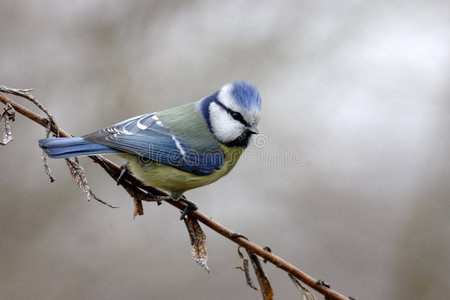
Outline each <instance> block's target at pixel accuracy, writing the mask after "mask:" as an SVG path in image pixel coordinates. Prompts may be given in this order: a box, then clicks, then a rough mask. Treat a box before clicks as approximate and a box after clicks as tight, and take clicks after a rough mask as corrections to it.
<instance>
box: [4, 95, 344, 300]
mask: <svg viewBox="0 0 450 300" xmlns="http://www.w3.org/2000/svg"><path fill="white" fill-rule="evenodd" d="M22 91H23V90H22ZM19 96H22V95H20V94H19ZM27 99H28V98H27ZM0 102H3V103H4V104H8V103H9V104H10V105H11V106H12V107H13V108H14V110H15V111H16V112H18V113H20V114H22V115H24V116H25V117H27V118H29V119H30V120H33V121H34V122H36V123H38V124H40V125H41V126H43V127H44V128H46V126H47V119H46V118H44V117H41V116H39V115H37V114H35V113H34V112H32V111H31V110H29V109H27V108H25V107H23V106H22V105H20V104H18V103H16V102H14V101H12V100H11V99H9V98H8V97H6V96H4V95H2V94H0ZM51 131H52V132H53V133H54V134H56V135H57V136H62V137H70V135H69V134H68V133H67V132H65V131H64V130H62V129H59V128H56V127H53V126H52V128H51ZM94 157H95V159H94ZM90 158H91V159H93V160H94V161H95V162H97V163H99V162H101V163H102V164H103V165H106V166H107V167H108V168H109V170H110V172H111V173H109V172H108V173H109V174H110V175H111V176H113V175H112V174H120V170H121V169H120V167H119V166H118V165H116V164H114V163H113V162H111V161H109V160H107V159H105V158H103V157H101V156H93V157H90ZM105 170H106V169H105ZM106 171H108V170H106ZM117 176H118V175H117ZM113 177H114V176H113ZM124 179H125V180H126V181H128V182H129V183H130V184H132V185H133V189H134V190H135V191H136V193H139V195H140V196H142V198H143V199H140V200H144V201H152V200H151V195H165V194H164V193H163V192H161V191H160V190H158V189H155V188H153V187H149V186H145V185H143V184H142V183H141V182H140V181H139V180H138V179H137V178H135V177H134V176H132V175H131V174H129V173H126V174H125V176H124ZM142 191H146V192H148V195H147V194H145V193H142ZM147 197H148V198H147ZM144 198H145V199H144ZM164 201H166V202H167V203H169V204H171V205H173V206H175V207H177V208H178V209H180V210H184V208H185V206H186V204H185V203H183V202H182V201H173V200H164ZM188 214H189V215H190V216H191V217H193V218H195V219H197V220H198V221H200V222H202V223H203V224H204V225H206V226H208V227H209V228H211V229H212V230H214V231H216V232H217V233H219V234H221V235H222V236H224V237H226V238H228V239H230V240H231V241H233V242H235V243H236V244H238V245H240V246H242V247H244V248H245V249H246V250H247V251H249V252H252V253H254V254H256V255H258V256H260V257H261V258H263V259H264V260H266V261H269V262H271V263H272V264H274V265H275V266H277V267H278V268H280V269H282V270H284V271H286V272H287V273H288V274H290V275H292V276H293V277H295V278H297V279H298V280H300V281H301V282H303V283H305V284H306V285H308V286H310V287H311V288H312V289H314V290H316V291H317V292H319V293H321V294H322V295H324V296H325V297H326V299H337V300H349V299H350V298H348V297H345V296H344V295H342V294H339V293H338V292H336V291H334V290H332V289H331V288H329V287H328V286H326V285H323V284H322V283H321V281H320V280H317V279H315V278H313V277H312V276H310V275H308V274H306V273H304V272H303V271H301V270H299V269H298V268H296V267H295V266H293V265H292V264H290V263H289V262H287V261H285V260H284V259H282V258H281V257H279V256H277V255H275V254H273V253H272V252H270V251H268V250H266V249H264V248H263V247H261V246H259V245H257V244H255V243H253V242H251V241H249V240H247V239H246V238H244V237H242V236H241V235H237V234H236V233H235V232H233V231H232V230H230V229H228V228H226V227H225V226H223V225H221V224H220V223H218V222H216V221H214V220H213V219H212V218H210V217H208V216H207V215H205V214H203V213H201V212H200V211H198V210H196V211H189V213H188Z"/></svg>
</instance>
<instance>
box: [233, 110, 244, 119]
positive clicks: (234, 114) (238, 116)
mask: <svg viewBox="0 0 450 300" xmlns="http://www.w3.org/2000/svg"><path fill="white" fill-rule="evenodd" d="M231 116H232V117H233V119H235V120H238V121H240V120H241V119H242V115H241V114H240V113H238V112H235V111H232V112H231Z"/></svg>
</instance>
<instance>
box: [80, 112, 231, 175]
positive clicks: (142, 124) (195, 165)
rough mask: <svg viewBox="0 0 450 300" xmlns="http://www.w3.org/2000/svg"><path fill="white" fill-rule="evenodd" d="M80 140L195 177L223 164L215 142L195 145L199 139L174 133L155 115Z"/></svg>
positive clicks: (137, 118)
mask: <svg viewBox="0 0 450 300" xmlns="http://www.w3.org/2000/svg"><path fill="white" fill-rule="evenodd" d="M83 138H84V139H85V140H88V141H91V142H94V143H98V144H101V145H105V146H107V147H110V148H112V149H116V150H119V151H122V152H126V153H131V154H134V155H137V156H138V157H140V159H141V160H142V163H146V162H149V160H152V161H156V162H159V163H162V164H166V165H170V166H173V167H175V168H178V169H181V170H183V171H187V172H190V173H194V174H196V175H208V174H211V173H214V172H215V171H217V170H218V169H220V167H221V166H222V165H223V163H224V161H225V157H224V154H223V152H222V149H221V148H220V146H219V145H218V144H217V143H215V144H212V143H210V142H209V143H208V144H207V145H202V147H199V146H194V145H199V144H201V143H198V142H199V139H201V137H197V138H196V140H195V141H192V140H191V138H189V139H186V138H183V136H179V135H178V136H177V135H175V134H173V133H172V131H171V129H170V128H168V127H166V126H164V124H163V123H161V121H160V120H159V118H158V117H157V116H156V115H155V113H152V114H146V115H141V116H137V117H134V118H131V119H128V120H125V121H123V122H120V123H117V124H115V125H112V126H110V127H107V128H105V129H102V130H100V131H97V132H94V133H91V134H88V135H85V136H83Z"/></svg>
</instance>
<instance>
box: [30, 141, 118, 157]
mask: <svg viewBox="0 0 450 300" xmlns="http://www.w3.org/2000/svg"><path fill="white" fill-rule="evenodd" d="M38 143H39V147H41V148H42V149H43V150H44V152H45V153H46V154H47V155H48V156H49V157H51V158H69V157H74V156H85V155H95V154H109V153H120V152H121V151H118V150H115V149H112V148H110V147H108V146H104V145H101V144H97V143H93V142H90V141H87V140H85V139H83V138H80V137H76V138H48V139H42V140H39V141H38Z"/></svg>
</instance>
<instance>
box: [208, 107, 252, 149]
mask: <svg viewBox="0 0 450 300" xmlns="http://www.w3.org/2000/svg"><path fill="white" fill-rule="evenodd" d="M209 116H210V122H211V129H212V132H213V133H214V135H215V136H216V138H217V139H218V140H219V141H220V142H222V143H227V142H231V141H234V140H235V139H237V138H238V137H239V136H240V135H241V134H242V133H243V132H244V130H245V127H244V125H243V124H242V123H241V122H239V121H237V120H235V119H233V118H232V117H231V116H230V114H229V113H228V112H227V111H226V110H224V109H223V108H221V107H220V106H219V105H218V104H216V103H214V102H212V103H211V104H210V106H209Z"/></svg>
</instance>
